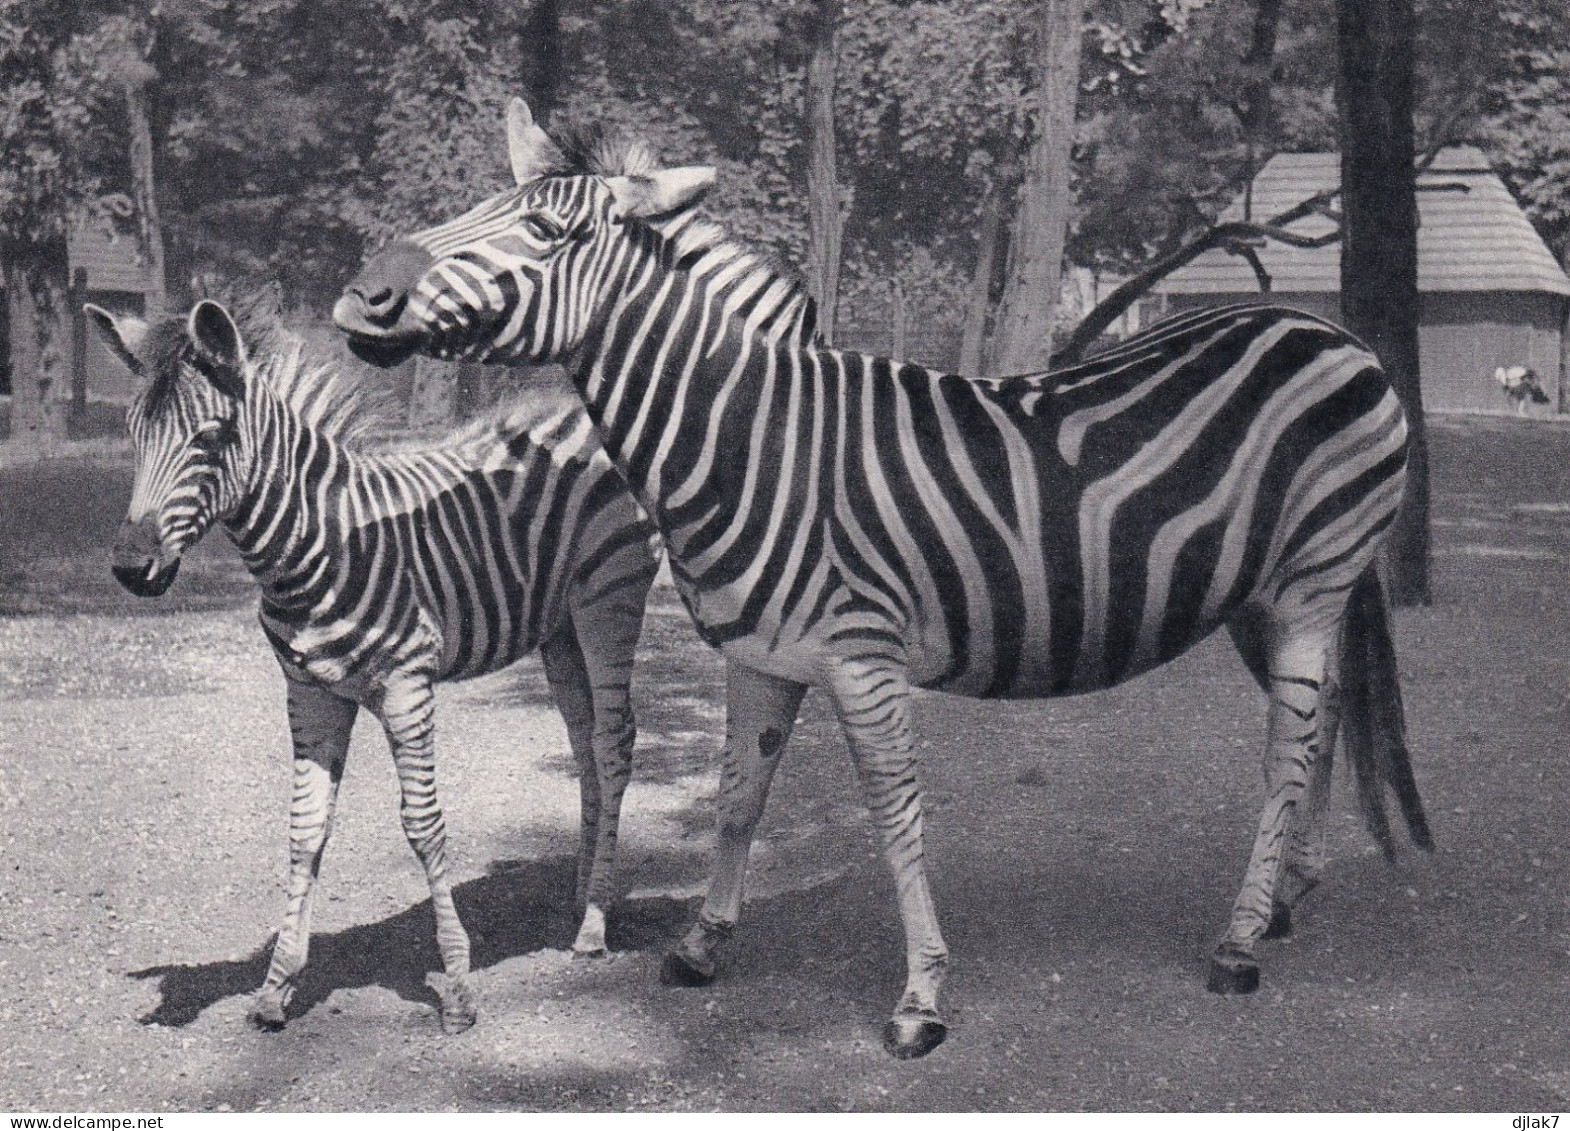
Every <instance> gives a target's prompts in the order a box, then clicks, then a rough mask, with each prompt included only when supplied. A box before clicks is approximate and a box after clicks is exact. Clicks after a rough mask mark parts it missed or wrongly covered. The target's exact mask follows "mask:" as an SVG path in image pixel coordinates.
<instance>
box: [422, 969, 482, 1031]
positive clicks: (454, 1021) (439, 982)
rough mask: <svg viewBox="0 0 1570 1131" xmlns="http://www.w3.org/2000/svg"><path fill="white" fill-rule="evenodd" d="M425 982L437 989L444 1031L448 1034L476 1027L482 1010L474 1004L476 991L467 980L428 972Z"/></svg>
mask: <svg viewBox="0 0 1570 1131" xmlns="http://www.w3.org/2000/svg"><path fill="white" fill-rule="evenodd" d="M425 984H426V985H427V986H430V987H431V989H433V990H435V991H436V997H437V999H438V1008H439V1009H440V1010H441V1016H442V1032H444V1033H446V1034H447V1035H448V1036H453V1035H454V1034H457V1033H462V1032H464V1031H465V1030H468V1029H472V1028H474V1023H475V1022H476V1021H478V1020H479V1017H480V1012H479V1010H478V1009H477V1008H476V1007H475V1004H474V991H473V990H471V989H470V988H469V983H468V981H467V980H465V979H462V978H453V977H450V976H449V975H446V974H427V975H426V976H425Z"/></svg>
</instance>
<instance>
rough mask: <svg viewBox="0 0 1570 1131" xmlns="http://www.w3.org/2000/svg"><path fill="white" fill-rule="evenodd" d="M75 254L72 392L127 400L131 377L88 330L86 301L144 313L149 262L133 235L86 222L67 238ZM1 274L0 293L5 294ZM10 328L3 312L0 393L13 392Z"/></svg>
mask: <svg viewBox="0 0 1570 1131" xmlns="http://www.w3.org/2000/svg"><path fill="white" fill-rule="evenodd" d="M66 252H67V255H68V256H69V257H70V279H71V295H70V300H69V301H70V303H71V305H72V308H73V309H72V314H73V315H74V316H75V321H76V323H77V332H76V334H75V335H74V336H75V339H76V344H77V347H78V349H79V351H80V358H79V360H78V362H77V366H76V368H77V372H76V373H75V374H74V375H73V384H75V385H76V386H77V387H76V388H74V389H73V390H72V395H73V397H74V398H75V399H78V400H84V401H85V400H107V401H128V400H130V397H131V378H130V375H129V374H127V373H126V371H125V367H124V366H122V365H121V364H120V363H119V362H117V361H115V360H114V358H112V357H111V356H110V355H109V351H108V347H106V346H105V345H104V344H103V343H102V342H101V341H99V340H98V336H97V335H96V334H84V333H83V332H82V330H83V324H82V317H81V305H82V303H84V302H95V303H97V304H98V305H99V306H102V307H105V308H107V309H109V310H113V311H115V312H116V313H117V314H141V313H143V312H144V310H145V307H146V295H147V290H148V286H147V265H146V263H145V262H144V259H143V256H142V253H141V251H140V249H139V248H138V247H137V241H136V239H135V238H134V237H132V236H128V235H117V234H115V233H112V232H110V231H109V230H107V229H106V228H104V227H101V226H97V225H89V224H81V225H78V226H76V227H75V228H73V230H72V232H71V235H70V238H69V240H68V241H67V243H66ZM4 286H5V284H4V280H3V278H0V295H3V294H4ZM7 330H8V327H7V326H6V325H5V319H4V318H3V317H0V393H9V392H10V391H11V389H10V383H9V380H8V378H9V376H10V356H9V355H10V350H9V348H8V346H9V344H8V342H7V341H6V333H7Z"/></svg>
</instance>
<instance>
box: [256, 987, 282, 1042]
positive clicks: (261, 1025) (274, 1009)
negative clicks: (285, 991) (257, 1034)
mask: <svg viewBox="0 0 1570 1131" xmlns="http://www.w3.org/2000/svg"><path fill="white" fill-rule="evenodd" d="M249 1017H250V1019H251V1024H252V1025H255V1026H256V1027H257V1028H258V1029H261V1030H263V1031H264V1032H268V1033H276V1032H278V1031H279V1030H281V1029H282V1028H283V1027H284V1025H286V1024H287V1023H288V1021H287V1019H286V1018H285V1017H284V1015H283V1001H282V999H280V998H279V997H278V996H277V995H276V994H267V995H266V996H265V997H264V996H263V995H261V994H258V995H257V996H256V999H255V1001H253V1002H252V1003H251V1012H250V1014H249Z"/></svg>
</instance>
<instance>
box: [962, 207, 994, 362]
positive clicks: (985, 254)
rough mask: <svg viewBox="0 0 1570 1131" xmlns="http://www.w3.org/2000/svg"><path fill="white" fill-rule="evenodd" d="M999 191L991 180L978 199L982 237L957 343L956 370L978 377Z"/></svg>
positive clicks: (990, 290)
mask: <svg viewBox="0 0 1570 1131" xmlns="http://www.w3.org/2000/svg"><path fill="white" fill-rule="evenodd" d="M1001 195H1002V193H1001V192H1000V190H999V188H998V183H997V181H996V180H994V181H993V182H992V183H991V184H989V185H988V186H987V195H986V196H985V197H983V198H982V201H981V236H980V238H979V239H978V240H977V244H976V271H975V274H973V275H972V276H971V277H970V302H969V303H968V304H967V307H966V310H965V330H964V334H963V336H962V337H961V338H960V344H959V371H960V372H961V373H963V374H964V375H965V376H966V377H980V376H981V347H982V344H983V343H984V342H985V341H986V338H987V312H988V311H989V310H990V309H991V308H992V276H993V274H994V273H995V272H996V270H997V260H998V229H999V228H1000V227H1001V224H1000V220H999V214H1000V213H1001V211H1002V208H1001V205H1000V200H999V198H1000V197H1001Z"/></svg>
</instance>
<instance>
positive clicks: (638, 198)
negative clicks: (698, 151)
mask: <svg viewBox="0 0 1570 1131" xmlns="http://www.w3.org/2000/svg"><path fill="white" fill-rule="evenodd" d="M714 176H715V170H714V167H713V166H712V165H684V166H682V167H681V168H678V169H659V170H656V171H655V172H653V173H640V174H637V175H636V176H627V177H606V178H605V184H606V185H607V186H608V187H609V188H610V190H611V194H612V195H613V196H615V198H616V202H617V203H618V204H620V205H621V207H622V211H623V212H625V213H626V214H627V215H628V216H637V217H639V218H640V219H647V218H648V217H650V216H661V215H664V214H665V213H667V212H674V211H676V210H677V209H678V208H685V207H687V205H689V204H693V203H696V202H697V200H698V199H699V198H700V197H702V196H703V194H704V193H706V192H708V191H709V188H710V186H712V185H713V184H714Z"/></svg>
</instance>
